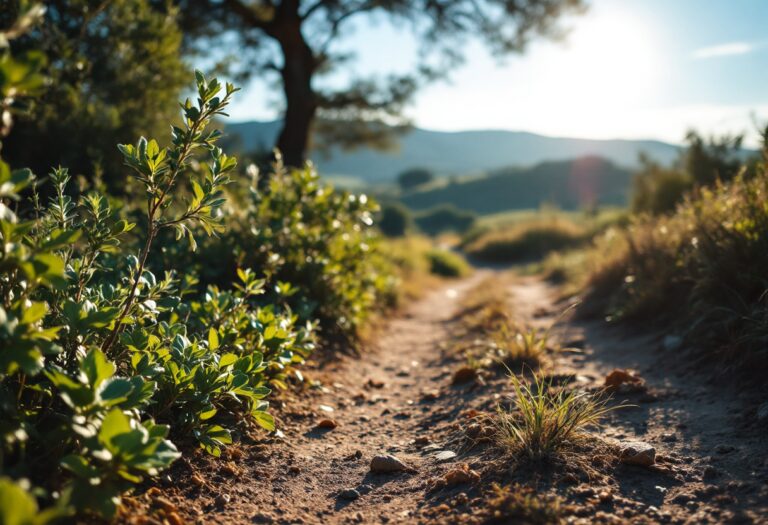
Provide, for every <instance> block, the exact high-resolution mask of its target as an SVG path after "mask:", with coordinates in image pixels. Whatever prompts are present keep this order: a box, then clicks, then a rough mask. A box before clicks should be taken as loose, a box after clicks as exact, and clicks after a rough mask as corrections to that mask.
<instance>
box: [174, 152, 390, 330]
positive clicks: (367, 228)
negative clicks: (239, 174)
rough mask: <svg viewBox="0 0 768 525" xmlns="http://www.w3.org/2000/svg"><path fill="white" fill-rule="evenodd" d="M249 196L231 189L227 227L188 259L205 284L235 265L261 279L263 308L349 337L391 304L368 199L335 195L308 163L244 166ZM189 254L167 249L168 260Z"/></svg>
mask: <svg viewBox="0 0 768 525" xmlns="http://www.w3.org/2000/svg"><path fill="white" fill-rule="evenodd" d="M248 171H249V173H250V175H251V185H250V187H249V188H247V191H242V189H239V188H237V187H236V188H234V189H233V191H232V193H233V199H232V200H233V202H234V203H235V204H234V205H233V206H232V207H231V208H230V209H229V210H225V211H224V213H225V215H226V217H227V218H226V222H227V224H228V225H229V230H228V231H227V232H226V233H224V234H223V235H221V237H220V238H216V239H209V240H206V241H205V242H204V243H203V245H202V246H201V248H200V250H199V252H200V253H199V254H197V255H196V256H195V257H194V258H193V259H188V260H187V261H186V262H185V264H187V263H188V264H189V266H190V267H197V268H199V271H200V273H201V276H202V280H204V281H205V282H208V283H218V284H221V283H226V282H229V281H231V279H232V277H233V274H234V273H235V271H236V269H237V268H250V269H253V271H258V272H259V274H260V275H263V276H264V279H265V284H264V290H265V293H264V294H263V295H262V296H261V297H260V298H259V300H258V302H259V303H260V304H273V303H274V304H280V305H282V306H283V307H284V308H287V309H289V310H290V311H292V312H293V313H294V314H295V315H296V316H297V319H299V320H301V321H302V322H308V321H313V322H314V321H317V322H319V328H320V329H321V330H322V331H323V333H324V335H325V336H326V337H341V338H354V337H356V335H357V331H358V329H359V328H360V326H361V324H362V323H363V322H364V321H365V320H366V319H367V318H368V316H369V315H370V314H371V313H372V312H373V311H374V310H377V309H381V308H382V307H385V306H388V305H389V304H391V301H392V300H393V294H394V287H395V285H396V280H395V279H394V278H393V276H392V273H391V269H392V268H391V265H390V264H389V263H388V262H387V261H386V260H385V259H384V257H383V255H382V254H381V251H380V249H379V246H378V245H379V242H380V241H379V239H378V237H377V235H378V234H377V231H376V229H375V228H374V227H373V217H374V215H375V214H376V212H377V211H378V205H377V204H376V203H375V202H374V201H373V200H371V199H369V198H368V197H367V196H366V195H355V194H352V193H349V192H341V191H336V190H334V189H333V188H332V187H331V186H330V185H328V184H325V183H323V182H321V181H320V177H319V175H318V174H317V172H316V171H315V170H314V169H313V168H312V166H311V165H308V166H306V167H305V168H304V169H290V170H289V169H286V168H285V167H284V166H283V165H282V163H281V161H280V157H279V155H278V157H277V160H276V162H274V163H273V166H272V169H271V171H270V172H265V173H261V174H260V173H259V172H258V170H257V169H256V168H255V166H253V165H252V166H249V167H248ZM184 257H188V254H185V253H179V251H178V250H174V249H173V247H170V246H169V247H168V250H167V251H166V253H165V254H164V258H165V259H166V261H171V260H183V258H184Z"/></svg>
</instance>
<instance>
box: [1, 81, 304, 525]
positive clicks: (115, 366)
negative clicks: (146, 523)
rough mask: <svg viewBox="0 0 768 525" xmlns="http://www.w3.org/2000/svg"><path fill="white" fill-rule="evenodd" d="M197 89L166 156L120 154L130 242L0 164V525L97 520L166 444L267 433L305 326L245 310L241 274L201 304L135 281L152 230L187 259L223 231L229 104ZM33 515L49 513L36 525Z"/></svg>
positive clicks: (143, 149)
mask: <svg viewBox="0 0 768 525" xmlns="http://www.w3.org/2000/svg"><path fill="white" fill-rule="evenodd" d="M196 87H197V89H196V92H197V98H196V101H195V102H194V103H193V102H192V101H190V100H187V101H185V102H184V103H182V118H181V124H180V125H179V126H173V128H172V136H171V143H170V145H169V146H168V147H160V146H159V145H158V143H157V142H156V141H155V140H147V139H145V138H141V139H140V140H139V141H138V142H137V144H136V145H121V146H120V147H119V149H120V151H121V153H122V155H123V157H124V160H125V163H126V164H127V165H128V166H129V167H130V168H131V169H132V171H133V176H134V179H135V180H136V182H137V183H138V184H139V185H140V186H141V187H143V189H144V192H143V195H142V199H143V203H144V214H145V216H144V217H143V220H142V224H143V227H142V228H135V226H136V224H135V223H133V222H131V221H129V220H126V219H125V218H124V217H123V215H124V214H123V213H121V210H119V209H116V207H115V203H114V202H110V199H109V198H108V197H106V196H104V195H103V194H100V193H98V192H91V193H87V194H85V195H83V196H81V197H78V198H73V197H71V196H70V194H69V193H68V192H69V190H70V189H71V188H70V186H71V185H70V176H69V174H68V172H67V170H66V169H64V168H57V169H55V170H53V172H52V173H51V175H50V183H51V184H50V185H51V186H52V194H53V195H52V197H51V198H50V200H49V201H48V202H44V201H45V199H43V198H41V197H40V196H39V191H38V189H39V187H40V186H41V185H40V184H38V182H39V181H37V180H36V179H35V177H34V175H33V174H32V172H31V171H29V170H16V171H12V170H11V169H10V168H9V167H8V166H7V165H6V164H5V163H1V164H0V276H1V277H0V348H1V350H0V473H1V474H0V501H9V500H10V499H13V500H14V501H16V502H18V504H14V505H12V506H6V505H2V506H0V522H3V523H32V522H33V521H34V520H37V521H41V522H42V521H45V520H47V519H48V518H52V517H54V516H61V515H69V514H72V513H75V512H76V513H92V514H96V515H101V516H105V517H109V516H111V515H113V514H114V513H115V511H116V508H117V505H118V503H119V497H120V494H121V493H122V492H124V491H125V490H127V489H129V488H130V487H131V486H133V485H134V484H136V483H139V482H141V481H142V479H144V478H145V477H147V476H152V475H155V474H156V473H158V472H159V471H160V470H162V469H164V468H166V467H168V466H169V465H170V464H171V462H173V461H174V460H175V459H176V458H178V457H179V452H178V451H177V449H176V447H175V446H174V444H173V443H172V442H171V441H170V440H169V436H171V437H173V436H179V437H181V436H193V437H194V438H195V439H196V440H197V441H198V442H199V444H200V446H201V447H202V448H204V449H205V450H206V451H208V452H209V453H211V454H213V455H218V454H220V450H221V447H222V446H224V445H226V444H228V443H230V442H231V441H232V433H233V432H236V431H237V430H238V429H239V428H243V427H244V426H247V425H252V424H255V425H258V426H260V427H263V428H265V429H267V430H273V429H274V420H273V418H272V416H271V415H270V414H269V412H268V402H267V401H266V400H265V398H266V397H267V396H268V395H269V394H270V391H271V389H272V388H274V387H281V386H283V385H284V381H285V377H286V375H287V374H288V373H290V371H291V369H292V367H293V366H294V365H296V364H298V363H301V362H302V360H303V359H304V358H305V357H306V355H307V354H308V353H309V352H310V351H311V350H312V348H313V342H312V331H311V328H312V327H311V325H306V324H299V320H298V317H297V316H296V315H294V314H293V313H291V311H290V310H288V309H287V308H285V307H283V306H282V303H281V302H280V301H277V300H275V301H274V302H273V303H270V304H265V303H263V302H257V300H256V299H257V297H260V296H263V295H264V294H265V291H266V288H265V280H263V279H258V278H257V277H256V275H255V273H254V272H253V271H251V270H249V269H241V270H239V271H238V272H237V278H236V280H235V282H234V284H231V285H229V286H228V287H227V288H226V289H220V288H219V287H216V286H209V287H208V289H207V290H206V291H205V293H204V294H202V295H201V294H199V293H197V291H196V280H197V278H196V276H195V275H194V273H193V272H190V271H188V269H186V268H185V269H184V270H185V271H184V274H183V276H180V275H179V274H177V273H176V272H175V271H173V270H168V271H165V272H164V273H162V274H160V275H158V274H156V272H152V271H150V269H149V268H148V266H147V261H148V259H149V256H150V254H151V253H152V252H154V251H157V249H158V248H160V249H161V248H162V247H160V246H158V243H157V241H158V239H161V238H162V232H164V231H172V232H175V235H176V238H177V241H180V240H182V239H184V238H186V239H187V240H188V241H189V243H190V244H191V245H192V247H193V248H194V246H195V233H196V232H197V231H198V230H199V229H202V230H203V231H204V232H205V233H207V234H208V235H213V234H214V233H217V232H223V231H224V230H225V229H226V226H225V224H224V220H223V219H224V215H223V214H222V213H221V209H222V206H223V205H224V204H225V201H226V198H225V194H224V188H225V187H226V186H227V185H228V184H229V183H230V175H231V173H232V172H233V171H234V169H235V166H236V162H235V159H233V158H230V157H228V156H227V155H226V154H224V153H223V152H222V151H221V150H220V149H219V148H218V147H217V146H216V140H217V139H218V138H219V136H220V132H219V131H217V130H212V131H210V130H209V129H208V128H209V124H210V123H211V121H212V119H214V118H215V117H217V116H219V115H223V114H224V113H223V110H224V109H225V108H226V106H227V105H228V103H229V101H230V97H231V96H232V94H233V93H234V92H235V91H236V89H235V88H234V87H233V86H232V85H230V84H227V85H224V86H223V85H221V84H219V82H218V81H217V80H215V79H212V80H207V79H206V78H205V77H204V76H203V75H202V74H200V73H199V72H198V73H197V74H196ZM202 152H207V155H208V158H209V160H208V162H207V164H206V165H205V167H203V168H201V169H192V168H193V167H195V166H196V165H197V158H198V157H197V156H198V154H199V153H202ZM301 176H306V175H297V177H301ZM23 195H24V196H25V197H22V196H23ZM14 201H16V202H19V201H20V202H21V203H22V204H23V206H21V208H20V209H22V210H28V211H27V212H15V211H14V209H12V207H11V204H12V203H13V202H14ZM310 211H311V210H309V209H308V210H307V212H310ZM276 213H277V211H276ZM288 226H289V227H292V228H294V229H296V225H294V224H290V225H288ZM137 230H141V231H139V232H138V233H137ZM286 235H288V233H286ZM134 247H135V248H134ZM277 293H278V292H276V291H274V290H273V291H270V294H272V295H275V294H277ZM25 487H26V488H27V489H29V490H30V491H31V492H30V494H34V495H35V497H34V498H33V497H31V496H23V495H21V494H22V492H21V491H22V489H24V488H25ZM36 500H40V501H42V502H43V503H44V507H46V508H47V509H48V510H46V511H44V512H43V513H42V514H40V515H38V516H37V517H35V516H34V514H35V513H36V512H37V501H36ZM37 521H34V522H37Z"/></svg>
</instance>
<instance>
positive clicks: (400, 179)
mask: <svg viewBox="0 0 768 525" xmlns="http://www.w3.org/2000/svg"><path fill="white" fill-rule="evenodd" d="M434 178H435V175H434V173H432V171H431V170H428V169H426V168H411V169H409V170H405V171H403V172H402V173H400V174H399V175H398V176H397V183H398V184H399V185H400V189H401V190H402V191H403V192H406V191H411V190H413V189H416V188H418V187H419V186H423V185H425V184H429V183H430V182H432V181H433V180H434Z"/></svg>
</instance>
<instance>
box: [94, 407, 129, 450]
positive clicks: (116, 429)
mask: <svg viewBox="0 0 768 525" xmlns="http://www.w3.org/2000/svg"><path fill="white" fill-rule="evenodd" d="M130 431H131V421H130V419H128V416H126V415H125V414H123V411H122V410H120V409H119V408H113V409H112V410H110V411H109V412H108V413H107V415H106V416H105V417H104V421H102V422H101V430H99V441H101V442H102V443H104V444H105V445H110V444H111V443H112V440H113V439H114V438H115V437H117V436H119V435H121V434H126V433H128V432H130Z"/></svg>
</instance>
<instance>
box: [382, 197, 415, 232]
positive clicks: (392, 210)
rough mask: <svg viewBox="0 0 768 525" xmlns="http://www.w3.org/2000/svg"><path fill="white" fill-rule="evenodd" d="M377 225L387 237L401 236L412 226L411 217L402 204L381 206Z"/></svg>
mask: <svg viewBox="0 0 768 525" xmlns="http://www.w3.org/2000/svg"><path fill="white" fill-rule="evenodd" d="M378 226H379V229H380V230H381V233H383V234H384V235H386V236H387V237H402V236H404V235H405V234H406V233H407V232H408V230H409V229H411V227H412V226H413V218H412V217H411V212H410V211H409V210H408V208H406V207H405V206H403V205H402V204H398V203H389V204H384V205H382V207H381V212H380V217H379V222H378Z"/></svg>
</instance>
